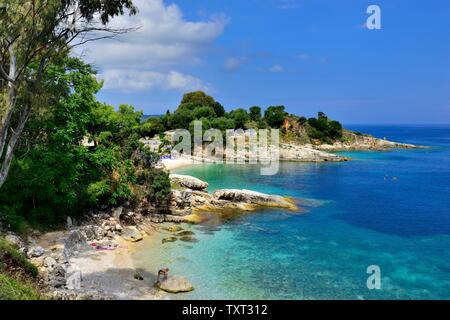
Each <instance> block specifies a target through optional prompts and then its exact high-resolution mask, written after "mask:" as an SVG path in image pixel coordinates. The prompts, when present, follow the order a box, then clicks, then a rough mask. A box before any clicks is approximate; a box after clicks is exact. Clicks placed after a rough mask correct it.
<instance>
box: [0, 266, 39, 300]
mask: <svg viewBox="0 0 450 320" xmlns="http://www.w3.org/2000/svg"><path fill="white" fill-rule="evenodd" d="M41 299H42V296H41V294H40V293H39V291H38V289H36V288H35V286H34V285H33V284H32V283H29V282H28V281H25V280H19V279H14V278H12V277H10V276H8V275H6V274H4V273H2V272H1V271H0V300H41Z"/></svg>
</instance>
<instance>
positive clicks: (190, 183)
mask: <svg viewBox="0 0 450 320" xmlns="http://www.w3.org/2000/svg"><path fill="white" fill-rule="evenodd" d="M169 179H170V181H171V182H173V183H175V184H177V185H179V186H180V187H185V188H189V189H192V190H205V189H206V188H208V183H207V182H205V181H202V180H200V179H197V178H195V177H191V176H186V175H181V174H171V175H170V176H169Z"/></svg>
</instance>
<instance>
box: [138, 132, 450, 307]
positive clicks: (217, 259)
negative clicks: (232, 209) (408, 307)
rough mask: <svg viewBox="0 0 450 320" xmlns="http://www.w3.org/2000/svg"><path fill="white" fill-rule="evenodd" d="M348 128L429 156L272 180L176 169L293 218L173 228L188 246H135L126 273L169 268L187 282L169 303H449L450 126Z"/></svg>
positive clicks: (311, 170)
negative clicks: (285, 204) (289, 202)
mask: <svg viewBox="0 0 450 320" xmlns="http://www.w3.org/2000/svg"><path fill="white" fill-rule="evenodd" d="M347 128H349V129H351V130H355V131H359V132H364V133H368V134H371V135H373V136H376V137H379V138H387V139H389V140H392V141H397V142H404V143H412V144H417V145H423V146H426V147H427V148H424V149H413V150H400V149H398V150H397V149H396V150H389V151H382V152H380V151H361V152H342V153H340V154H343V155H345V156H348V157H350V158H352V161H349V162H342V163H331V162H330V163H297V162H281V163H280V168H279V172H278V173H277V174H276V175H273V176H262V175H261V174H260V168H259V167H258V166H257V165H232V164H231V165H230V164H228V165H226V164H205V165H198V166H191V167H185V168H181V169H178V170H176V171H175V172H176V173H179V174H188V175H192V176H195V177H197V178H199V179H202V180H205V181H207V182H208V183H209V188H208V191H210V192H213V191H214V190H217V189H222V188H240V189H251V190H256V191H260V192H264V193H271V194H278V195H285V196H290V197H293V198H294V199H295V201H296V202H297V204H298V206H299V208H300V211H299V212H289V211H284V210H279V209H273V210H264V211H259V212H255V213H249V214H243V215H238V216H236V217H233V218H232V219H230V218H227V219H226V220H220V221H218V220H212V221H208V222H205V223H204V224H200V225H183V228H185V229H186V230H192V231H193V232H194V233H195V237H196V238H197V239H198V242H195V243H187V242H182V241H176V242H173V243H165V244H156V245H155V244H154V243H152V244H150V243H146V241H144V242H142V243H141V244H139V250H137V251H136V253H135V254H134V256H133V258H134V259H135V262H136V265H138V266H140V267H142V268H143V269H146V270H147V271H149V272H153V273H154V272H155V271H157V269H156V268H157V267H169V268H170V273H171V274H179V275H182V276H185V277H186V278H187V279H188V280H189V281H190V282H192V284H193V285H194V287H195V289H194V291H192V292H189V293H184V294H178V295H174V296H173V298H174V299H296V300H297V299H351V300H357V299H450V126H449V125H433V126H431V125H420V126H419V125H401V126H400V125H398V126H381V125H380V126H374V125H371V126H368V125H366V126H362V125H358V126H347ZM155 269H156V270H155Z"/></svg>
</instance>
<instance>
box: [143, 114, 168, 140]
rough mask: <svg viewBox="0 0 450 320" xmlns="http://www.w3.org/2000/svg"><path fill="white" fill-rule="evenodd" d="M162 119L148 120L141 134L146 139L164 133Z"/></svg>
mask: <svg viewBox="0 0 450 320" xmlns="http://www.w3.org/2000/svg"><path fill="white" fill-rule="evenodd" d="M164 128H165V127H164V123H163V120H162V118H148V119H147V120H146V121H145V122H144V123H143V124H142V125H141V134H142V135H143V136H146V137H153V136H155V135H157V134H159V133H161V132H163V131H164Z"/></svg>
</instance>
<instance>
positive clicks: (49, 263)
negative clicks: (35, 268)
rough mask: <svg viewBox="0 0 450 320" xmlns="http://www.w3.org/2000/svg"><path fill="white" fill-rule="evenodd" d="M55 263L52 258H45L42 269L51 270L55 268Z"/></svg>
mask: <svg viewBox="0 0 450 320" xmlns="http://www.w3.org/2000/svg"><path fill="white" fill-rule="evenodd" d="M56 264H57V262H56V260H55V259H53V258H52V257H45V259H44V267H46V268H48V269H53V268H54V267H55V266H56Z"/></svg>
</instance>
